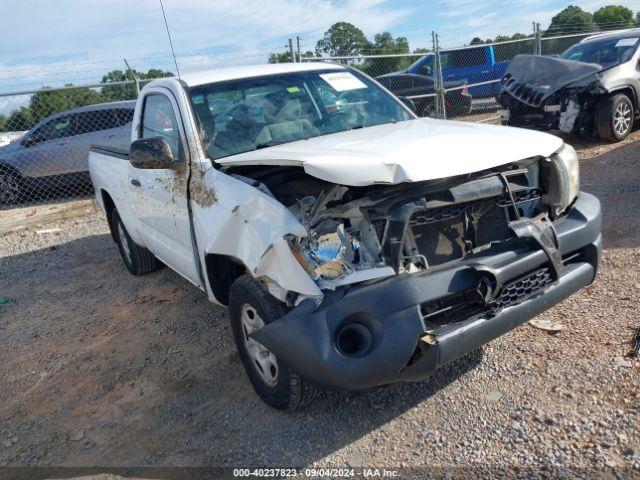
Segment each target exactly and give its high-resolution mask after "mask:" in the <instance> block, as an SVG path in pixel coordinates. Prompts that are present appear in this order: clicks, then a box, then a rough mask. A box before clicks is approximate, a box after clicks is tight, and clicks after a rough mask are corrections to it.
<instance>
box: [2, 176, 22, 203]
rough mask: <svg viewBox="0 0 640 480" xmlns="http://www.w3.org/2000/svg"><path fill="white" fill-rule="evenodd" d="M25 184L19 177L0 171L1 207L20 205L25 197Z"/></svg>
mask: <svg viewBox="0 0 640 480" xmlns="http://www.w3.org/2000/svg"><path fill="white" fill-rule="evenodd" d="M22 190H23V184H22V181H21V178H20V176H19V175H17V174H15V173H13V172H11V171H8V170H0V205H14V204H17V203H20V201H21V200H22V195H23V191H22Z"/></svg>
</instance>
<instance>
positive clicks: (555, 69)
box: [502, 55, 603, 107]
mask: <svg viewBox="0 0 640 480" xmlns="http://www.w3.org/2000/svg"><path fill="white" fill-rule="evenodd" d="M602 68H603V67H602V65H599V64H597V63H584V62H576V61H573V60H565V59H564V58H555V57H542V56H540V55H517V56H516V57H515V58H514V59H513V60H511V63H510V64H509V67H508V68H507V71H506V72H505V74H504V77H503V80H502V81H503V83H502V86H503V88H504V90H506V91H507V92H509V93H510V94H511V95H512V96H514V97H515V98H517V99H518V100H519V101H521V102H522V103H525V104H527V105H530V106H533V107H539V106H540V105H541V104H542V102H543V101H544V100H545V99H546V98H547V97H549V95H552V94H554V93H555V92H557V91H558V90H560V89H561V88H563V87H565V86H567V85H569V84H571V83H575V82H578V81H580V80H583V79H585V78H587V77H589V76H593V75H595V74H596V73H598V72H600V71H602Z"/></svg>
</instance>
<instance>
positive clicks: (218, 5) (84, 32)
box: [0, 0, 411, 90]
mask: <svg viewBox="0 0 640 480" xmlns="http://www.w3.org/2000/svg"><path fill="white" fill-rule="evenodd" d="M164 5H165V9H166V12H167V19H168V22H169V26H170V29H171V34H172V37H173V43H174V47H175V49H176V53H177V55H178V56H179V63H180V61H184V62H185V69H189V68H190V67H189V65H195V63H194V62H198V61H199V62H200V63H201V64H202V63H207V62H208V63H211V62H213V64H220V62H221V61H224V62H226V64H227V65H229V64H238V63H262V62H264V61H265V60H266V58H267V56H268V54H269V53H270V52H274V51H282V50H284V43H285V40H286V38H287V37H290V36H295V35H300V36H301V37H302V41H303V48H305V49H311V50H312V49H313V47H314V44H315V40H316V39H317V38H318V37H319V36H320V35H321V34H322V33H323V32H324V31H325V30H326V29H327V28H328V27H329V26H330V25H331V24H333V23H335V22H337V21H348V22H351V23H354V24H355V25H357V26H358V27H360V28H361V29H363V31H364V32H365V33H366V34H368V35H372V34H373V33H377V32H379V31H382V30H385V29H388V28H390V27H392V26H393V25H396V24H397V23H398V22H400V21H402V20H403V19H405V18H406V17H407V16H408V15H410V13H411V11H410V10H409V9H403V8H397V7H396V6H395V5H394V2H393V1H391V0H269V1H265V0H164ZM3 20H4V22H3V28H2V29H1V30H0V44H2V46H3V55H2V58H1V59H0V72H1V74H0V75H1V77H0V78H2V80H1V81H0V85H2V87H1V88H2V89H3V90H6V88H5V86H6V85H8V81H9V80H10V79H11V77H13V80H15V81H14V83H23V84H24V83H26V82H27V81H28V80H32V81H33V83H34V84H35V83H37V82H41V81H42V80H45V79H46V80H50V79H51V80H50V81H49V82H48V83H47V84H55V83H56V82H55V81H56V78H55V76H56V74H57V75H58V76H60V79H59V80H60V81H63V79H62V76H63V74H66V73H74V78H76V79H77V78H80V76H81V75H82V76H84V77H86V78H93V79H94V81H95V80H99V79H100V76H101V73H103V72H105V71H108V70H109V69H112V68H123V67H124V64H123V61H122V58H123V57H126V58H127V60H129V61H130V63H131V64H132V66H133V67H134V68H138V69H144V68H149V67H152V66H153V67H160V68H165V69H168V68H169V69H172V70H174V68H173V61H172V58H171V56H170V49H169V43H168V40H167V36H166V31H165V25H164V21H163V18H162V12H161V10H160V4H159V2H158V0H137V1H135V2H132V1H130V0H110V1H109V2H104V1H98V0H85V1H83V2H79V1H78V0H58V1H56V2H42V1H36V0H21V1H19V2H18V1H16V2H15V5H12V8H10V9H7V10H5V11H3ZM213 57H215V58H213ZM194 68H195V67H194ZM74 81H76V82H77V80H74Z"/></svg>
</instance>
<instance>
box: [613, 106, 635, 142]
mask: <svg viewBox="0 0 640 480" xmlns="http://www.w3.org/2000/svg"><path fill="white" fill-rule="evenodd" d="M613 128H614V130H615V131H616V133H617V134H618V135H624V134H625V133H627V132H628V131H629V128H631V107H629V104H628V103H627V102H622V103H621V104H620V105H618V108H616V111H615V112H614V114H613Z"/></svg>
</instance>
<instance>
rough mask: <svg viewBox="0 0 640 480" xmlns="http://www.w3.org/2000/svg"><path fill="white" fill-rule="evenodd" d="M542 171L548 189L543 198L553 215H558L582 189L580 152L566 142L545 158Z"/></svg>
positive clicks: (544, 183)
mask: <svg viewBox="0 0 640 480" xmlns="http://www.w3.org/2000/svg"><path fill="white" fill-rule="evenodd" d="M542 172H543V175H542V178H543V185H544V187H545V190H546V193H545V195H544V196H543V197H542V199H543V201H544V202H545V203H546V204H547V205H549V207H550V208H551V210H552V213H553V215H555V216H558V215H560V214H561V213H563V212H564V211H565V210H566V209H567V208H568V207H569V206H570V205H571V204H572V203H573V201H574V200H575V198H576V197H577V196H578V191H579V190H580V165H579V162H578V154H577V153H576V151H575V150H574V149H573V147H572V146H571V145H568V144H566V143H565V144H563V146H562V148H561V149H560V150H558V151H557V152H556V153H554V154H553V155H551V157H550V158H548V159H546V160H545V162H544V164H543V166H542Z"/></svg>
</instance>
